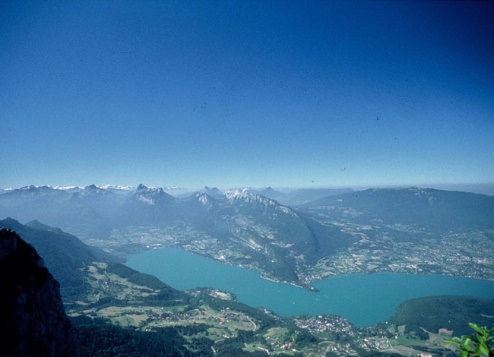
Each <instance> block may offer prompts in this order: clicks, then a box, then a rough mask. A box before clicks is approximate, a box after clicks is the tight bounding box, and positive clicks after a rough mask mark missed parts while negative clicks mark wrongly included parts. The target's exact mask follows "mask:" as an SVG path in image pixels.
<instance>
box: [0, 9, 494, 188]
mask: <svg viewBox="0 0 494 357" xmlns="http://www.w3.org/2000/svg"><path fill="white" fill-rule="evenodd" d="M493 18H494V3H492V2H473V3H472V2H460V1H455V2H443V1H438V2H426V1H417V2H408V1H397V2H391V1H381V2H377V1H344V2H336V1H334V2H331V1H300V2H288V1H281V0H280V1H141V2H139V1H43V2H39V1H33V2H28V1H3V2H1V3H0V68H1V70H0V128H1V129H0V130H1V133H2V135H1V136H2V140H1V141H0V160H1V162H2V171H1V174H0V187H20V186H24V185H29V184H36V185H45V184H49V185H89V184H92V183H95V184H100V185H103V184H109V183H111V184H129V185H137V184H139V183H145V184H147V185H150V186H173V185H175V186H182V187H189V188H196V187H202V186H204V185H210V186H219V187H225V188H226V187H239V186H254V187H263V186H275V187H287V186H293V187H322V186H357V185H369V186H383V185H408V184H417V185H425V184H437V183H447V184H450V183H492V182H494V65H493V63H494V62H493V59H494V22H493V21H492V19H493Z"/></svg>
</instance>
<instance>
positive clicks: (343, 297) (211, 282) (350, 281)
mask: <svg viewBox="0 0 494 357" xmlns="http://www.w3.org/2000/svg"><path fill="white" fill-rule="evenodd" d="M126 264H127V265H128V266H129V267H131V268H133V269H136V270H138V271H140V272H143V273H148V274H152V275H154V276H156V277H158V278H159V279H160V280H161V281H163V282H164V283H166V284H168V285H170V286H171V287H173V288H176V289H180V290H184V289H192V288H195V287H198V286H202V287H212V288H217V289H220V290H224V291H228V292H231V293H234V294H235V295H236V297H237V300H238V301H241V302H243V303H245V304H248V305H251V306H263V307H265V308H268V309H269V310H271V311H274V312H275V313H277V314H279V315H281V316H294V315H301V314H311V315H318V314H334V315H340V316H344V317H346V318H347V319H348V320H349V321H350V322H352V323H354V324H356V325H358V326H370V325H374V324H376V323H378V322H381V321H385V320H387V319H389V318H390V317H391V315H392V314H393V312H394V310H395V308H396V307H397V306H398V305H399V304H400V303H402V302H404V301H406V300H409V299H412V298H417V297H425V296H439V295H467V296H476V297H485V298H494V282H493V281H486V280H477V279H467V278H457V277H449V276H437V275H427V276H424V275H405V274H371V275H363V274H357V275H344V276H337V277H333V278H330V279H326V280H323V281H318V282H315V283H314V284H313V286H314V287H316V288H317V289H319V292H318V293H315V292H310V291H308V290H306V289H301V288H297V287H295V286H292V285H289V284H282V283H276V282H272V281H269V280H266V279H262V278H261V277H260V274H259V272H256V271H252V270H247V269H243V268H240V267H233V266H228V265H224V264H221V263H220V262H217V261H215V260H212V259H208V258H205V257H202V256H199V255H197V254H194V253H190V252H187V251H184V250H182V249H179V248H163V249H154V250H149V251H146V252H143V253H140V254H136V255H132V256H130V257H129V259H128V261H127V263H126Z"/></svg>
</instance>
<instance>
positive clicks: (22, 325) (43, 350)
mask: <svg viewBox="0 0 494 357" xmlns="http://www.w3.org/2000/svg"><path fill="white" fill-rule="evenodd" d="M0 291H1V292H2V293H1V294H0V350H1V351H2V354H4V355H6V356H77V355H78V351H77V344H76V340H75V335H74V333H73V330H72V326H71V324H70V322H69V320H68V318H67V315H65V312H64V307H63V304H62V299H61V296H60V292H59V284H58V283H57V282H56V281H55V280H54V279H53V277H52V275H51V274H50V272H49V271H48V269H47V268H45V267H44V265H43V260H42V259H41V258H40V257H39V255H38V254H37V252H36V251H35V250H34V248H33V247H32V246H30V245H29V244H27V243H26V242H24V241H23V240H22V239H21V238H20V237H19V236H18V235H17V234H16V233H14V232H13V231H10V230H7V229H0Z"/></svg>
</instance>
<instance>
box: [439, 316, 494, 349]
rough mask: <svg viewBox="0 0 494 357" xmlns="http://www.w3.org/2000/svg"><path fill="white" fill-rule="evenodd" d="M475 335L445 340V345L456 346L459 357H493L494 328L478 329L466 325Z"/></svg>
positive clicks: (475, 326)
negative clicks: (458, 349)
mask: <svg viewBox="0 0 494 357" xmlns="http://www.w3.org/2000/svg"><path fill="white" fill-rule="evenodd" d="M468 325H469V326H470V327H471V328H472V329H473V330H474V331H475V332H476V333H474V334H471V335H468V336H467V335H463V336H461V337H453V338H452V339H451V340H445V341H444V342H445V343H448V344H451V345H455V346H458V347H459V348H460V356H461V357H469V356H480V357H494V327H492V328H491V329H487V327H485V326H484V327H479V326H478V325H476V324H474V323H472V322H470V323H469V324H468Z"/></svg>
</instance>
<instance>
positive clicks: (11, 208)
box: [0, 184, 494, 285]
mask: <svg viewBox="0 0 494 357" xmlns="http://www.w3.org/2000/svg"><path fill="white" fill-rule="evenodd" d="M267 196H270V197H271V198H270V197H267ZM274 198H278V199H279V200H284V201H285V202H290V201H291V202H298V203H299V204H298V205H291V206H289V205H285V204H281V203H279V202H278V201H277V200H275V199H274ZM2 216H3V217H12V218H14V219H16V220H19V221H21V222H31V221H33V220H37V221H38V222H43V224H47V225H49V226H54V227H59V228H61V229H63V230H64V231H66V232H69V233H71V234H74V235H76V236H77V237H80V238H81V239H82V240H83V241H84V242H86V243H89V244H91V245H97V246H99V247H100V248H101V249H100V253H101V250H104V251H106V252H110V253H113V254H115V255H117V256H119V257H121V258H123V259H125V256H126V255H127V254H130V253H135V252H138V251H142V250H143V249H147V248H149V247H151V246H155V247H157V246H170V245H172V246H180V247H183V248H185V249H187V250H190V251H193V252H196V253H198V254H202V255H205V256H208V257H211V258H214V259H217V260H221V261H223V262H226V263H230V264H234V265H241V266H246V267H250V268H253V269H257V270H259V271H261V272H262V273H263V274H264V275H265V276H266V277H269V278H272V279H275V280H278V281H285V282H290V283H295V284H298V285H307V284H309V283H310V281H311V280H313V279H317V278H321V277H324V276H327V275H328V274H335V273H338V271H341V272H359V271H363V272H365V270H362V269H363V268H362V266H354V267H353V268H352V269H353V270H349V271H342V270H341V269H340V270H338V271H334V269H333V268H332V267H331V266H329V265H331V264H329V263H328V262H330V261H334V260H335V259H336V258H334V257H339V258H338V259H344V260H349V259H353V260H355V261H356V262H357V259H356V258H354V256H356V255H366V254H367V255H368V254H369V252H370V251H369V249H368V248H369V247H372V246H373V244H374V245H376V244H377V245H378V246H379V247H380V250H379V251H378V253H379V252H380V253H379V254H381V255H382V256H383V258H382V259H381V258H380V257H379V254H378V255H377V257H378V258H376V259H378V261H376V262H374V263H372V264H370V262H369V264H368V265H367V266H368V267H370V266H371V265H372V266H376V264H377V266H378V268H377V269H378V270H377V271H388V266H389V265H393V264H394V263H393V262H390V261H389V258H386V255H385V254H383V253H382V248H383V245H385V246H384V247H385V248H386V249H387V250H388V254H387V256H390V255H389V252H390V251H394V252H396V254H398V255H396V254H395V256H399V255H400V254H401V253H400V252H401V251H404V249H405V248H407V252H413V247H412V246H407V247H405V246H403V247H405V248H403V249H401V250H400V249H398V248H399V247H401V246H400V245H403V244H412V245H414V244H415V245H416V247H423V246H424V244H429V245H430V248H431V249H432V248H434V249H436V248H437V247H439V246H440V245H441V244H444V242H443V240H444V241H445V242H446V243H447V244H452V245H456V244H457V243H456V242H457V241H458V242H460V241H461V240H462V239H463V238H462V236H461V235H462V234H467V233H469V232H470V233H472V232H475V237H477V238H476V239H480V241H478V242H477V243H476V244H478V243H479V242H482V244H484V246H485V248H486V250H485V251H486V252H489V251H490V250H491V249H494V248H493V247H492V245H493V242H492V241H493V237H492V233H491V232H492V229H493V228H494V197H493V196H487V195H481V194H474V193H467V192H455V191H444V190H437V189H427V188H418V187H410V188H404V189H368V190H363V191H353V190H346V189H341V190H329V189H328V190H323V189H317V190H310V189H307V190H301V189H300V190H293V191H291V192H290V193H283V192H282V191H278V190H274V189H273V188H267V189H263V190H253V189H230V190H226V191H224V192H223V191H221V190H219V189H218V188H214V187H213V188H211V187H205V188H204V189H202V190H199V191H196V192H192V193H190V194H188V195H185V196H184V195H180V196H172V195H170V194H169V193H167V192H165V189H163V188H149V187H146V186H145V185H142V184H141V185H139V186H138V187H136V188H135V189H130V188H128V187H113V186H110V187H97V186H95V185H91V186H87V187H85V188H73V187H72V188H64V189H61V188H52V187H48V186H42V187H36V186H28V187H23V188H20V189H14V190H4V191H3V193H0V217H2ZM38 224H39V223H38ZM29 225H30V226H32V228H35V224H34V226H33V223H30V224H29ZM470 236H471V234H470ZM479 237H480V238H479ZM385 241H386V242H387V243H386V242H385ZM424 242H426V243H424ZM386 244H387V246H386ZM417 244H419V245H417ZM472 244H473V243H472ZM455 249H456V248H455ZM374 250H375V249H374ZM393 254H394V253H393ZM462 254H464V252H462ZM375 256H376V255H375ZM474 256H475V254H474ZM390 257H392V256H390ZM480 258H482V256H480V257H479V259H480ZM391 259H393V258H391ZM384 261H387V262H388V263H385V262H384ZM357 263H358V262H357ZM328 264H329V265H328ZM333 265H335V264H333ZM336 265H338V264H336ZM357 265H358V264H357ZM428 265H429V266H432V265H431V264H429V263H428ZM315 267H317V269H316V270H314V268H315ZM424 267H425V265H424ZM444 268H445V267H442V268H441V269H443V270H441V272H444V271H445V270H444ZM332 269H333V270H332ZM389 269H390V268H389ZM400 269H402V268H400ZM403 269H405V267H404V265H403ZM403 269H402V270H403ZM458 269H459V268H458ZM472 269H473V268H472ZM479 269H480V268H479ZM482 269H484V271H485V269H491V268H482ZM432 271H434V269H432V270H431V272H432ZM489 271H490V270H489ZM404 272H406V269H405V271H404ZM55 274H56V272H55ZM454 274H457V273H454ZM482 274H484V273H482ZM487 274H491V273H489V272H487ZM492 275H493V276H494V272H492Z"/></svg>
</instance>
